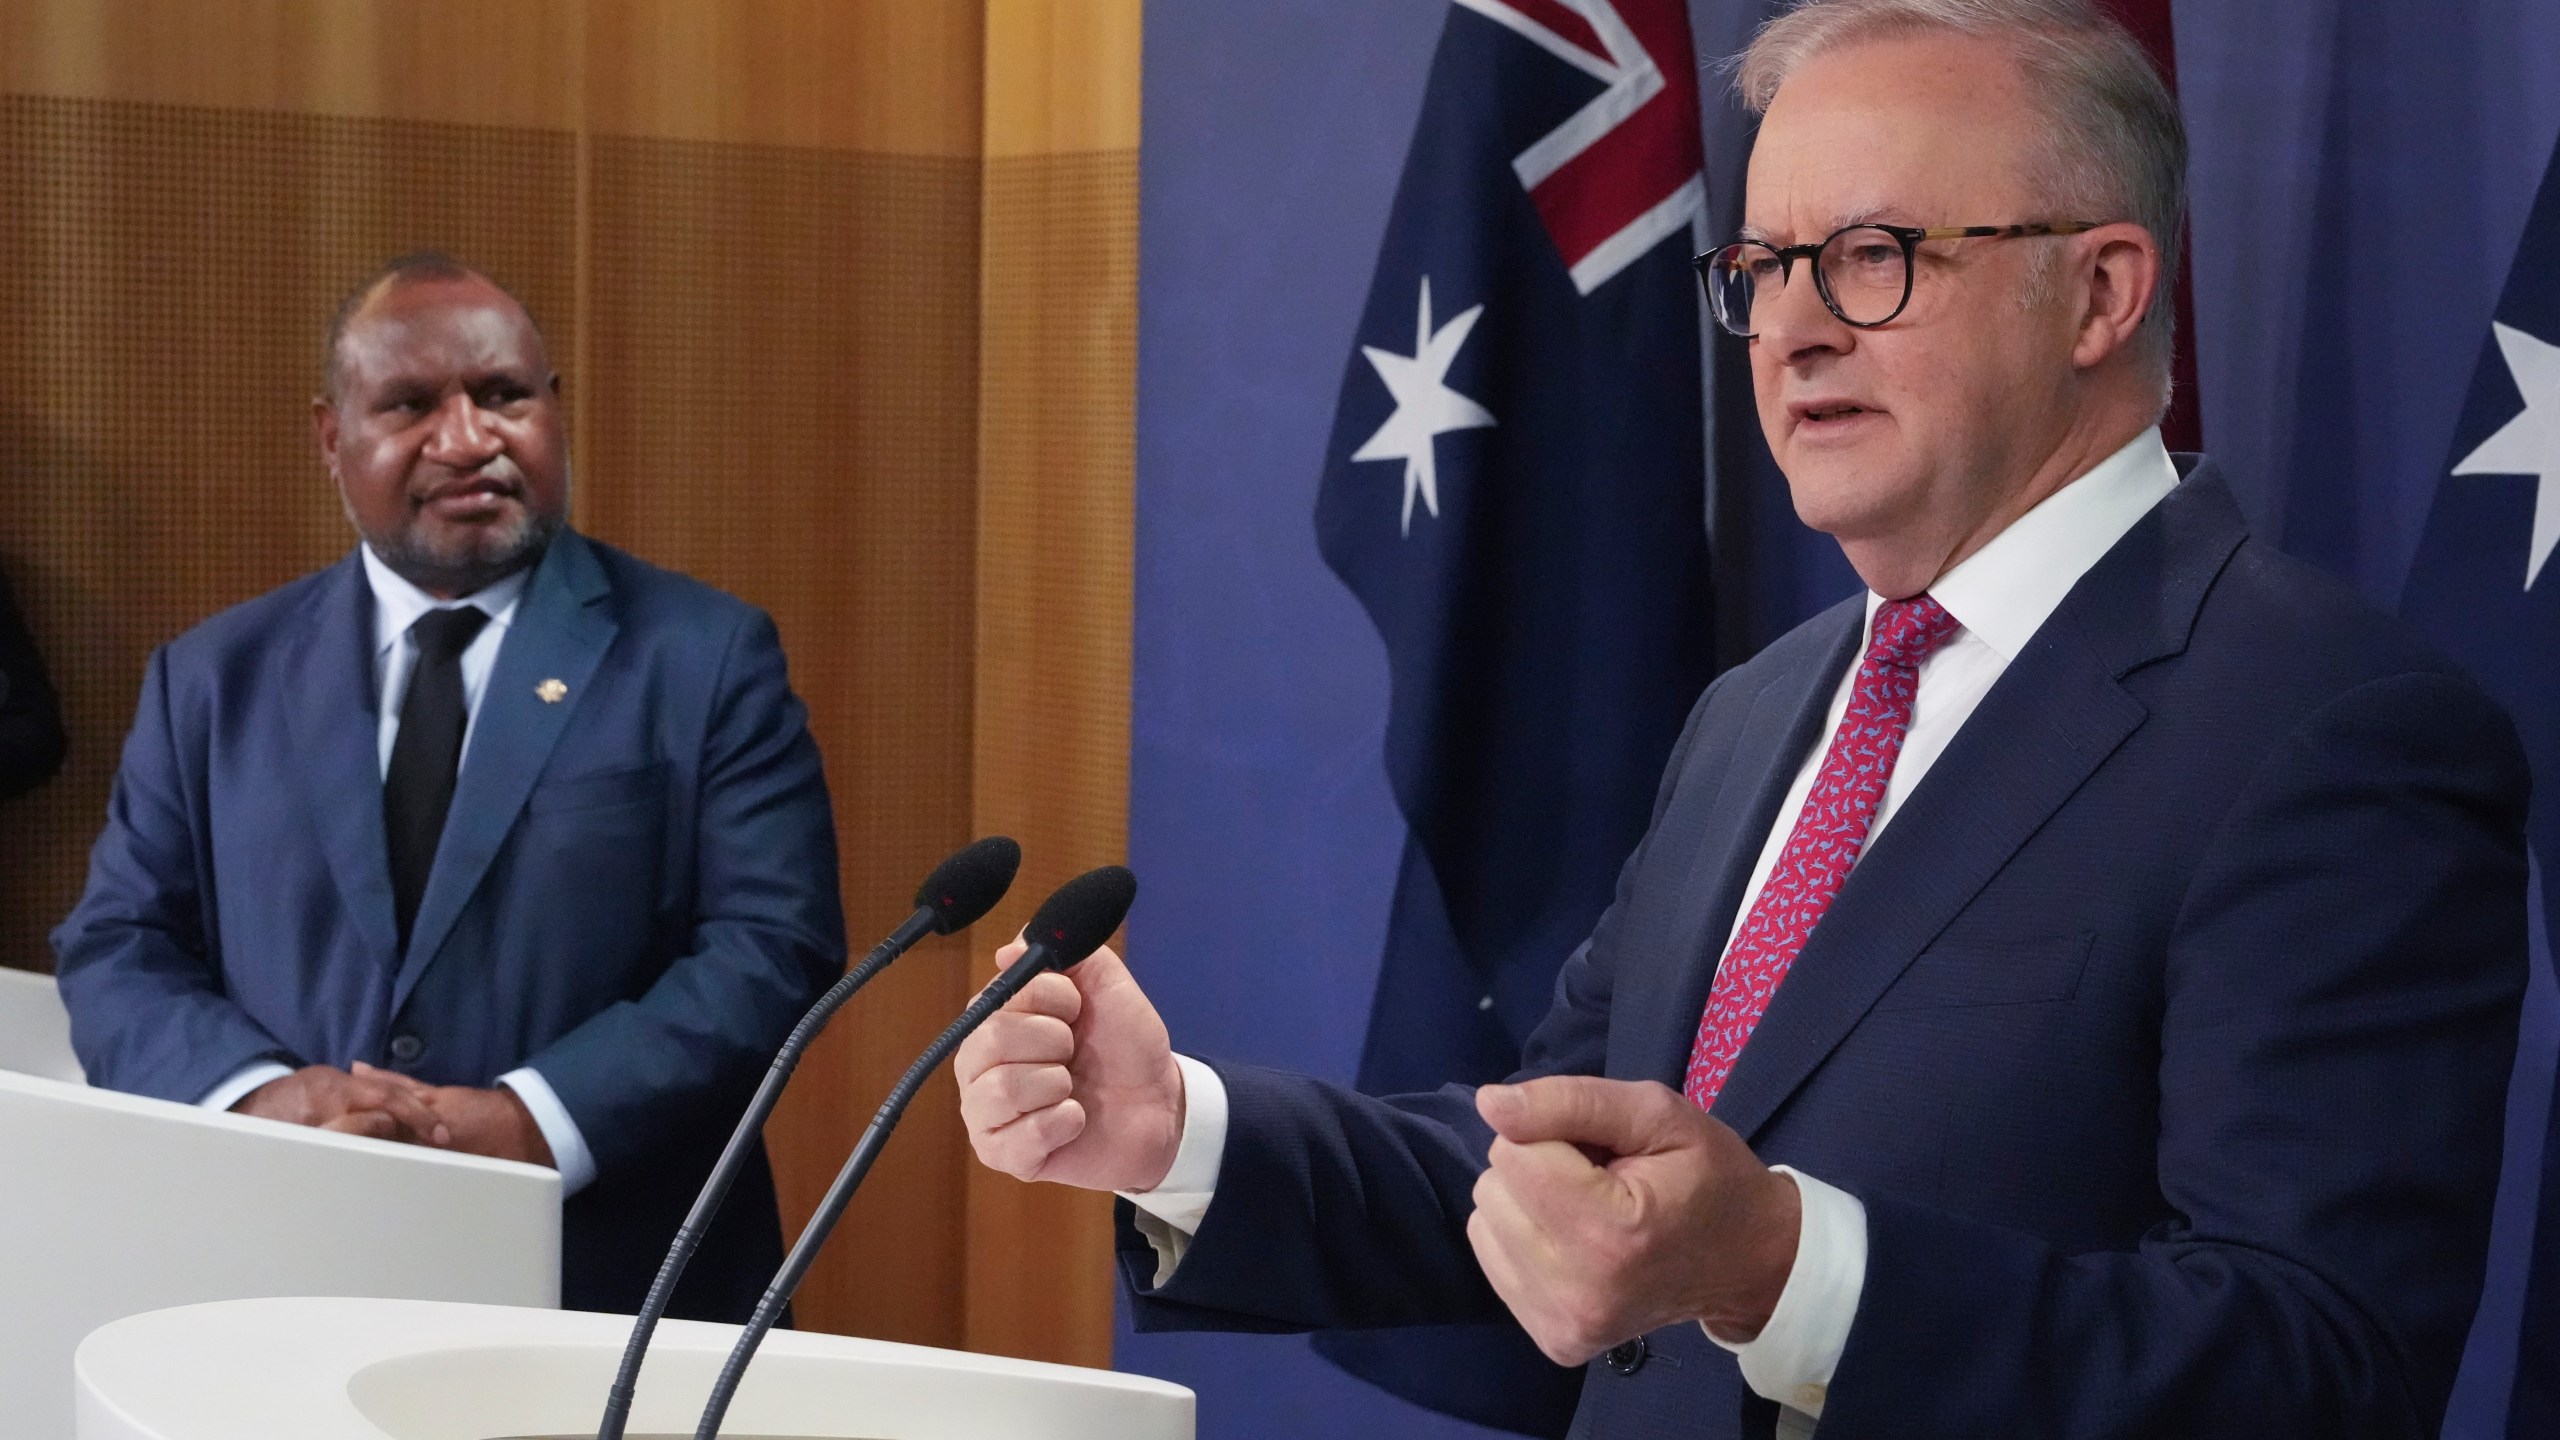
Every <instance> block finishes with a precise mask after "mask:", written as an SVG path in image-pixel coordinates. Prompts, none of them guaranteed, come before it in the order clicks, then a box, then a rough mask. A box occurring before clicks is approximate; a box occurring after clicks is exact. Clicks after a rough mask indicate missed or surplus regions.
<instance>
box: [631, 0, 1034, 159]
mask: <svg viewBox="0 0 2560 1440" xmlns="http://www.w3.org/2000/svg"><path fill="white" fill-rule="evenodd" d="M984 24H985V14H984V8H983V5H982V3H981V0H716V3H709V0H590V4H589V6H588V37H587V47H588V48H587V56H588V63H587V70H586V77H587V95H588V119H587V123H588V125H589V127H590V128H591V129H593V130H595V131H597V132H598V133H600V134H608V135H647V136H653V137H657V138H661V139H683V140H737V141H745V142H749V143H754V144H763V145H801V146H813V147H820V148H826V149H836V150H862V151H873V152H884V151H885V152H889V153H893V154H901V155H937V156H945V157H953V158H974V157H975V156H976V155H977V154H978V150H979V144H978V126H979V62H980V53H981V50H982V42H981V36H982V32H983V30H984Z"/></svg>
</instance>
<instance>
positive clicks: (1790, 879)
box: [1680, 595, 1957, 1110]
mask: <svg viewBox="0 0 2560 1440" xmlns="http://www.w3.org/2000/svg"><path fill="white" fill-rule="evenodd" d="M1956 628H1957V627H1956V617H1954V616H1953V615H1950V614H1948V613H1947V611H1946V607H1945V606H1942V605H1940V604H1939V603H1938V602H1937V601H1935V600H1932V599H1930V598H1929V597H1928V596H1926V595H1921V596H1918V597H1916V598H1914V599H1910V600H1888V601H1886V602H1885V603H1884V604H1882V605H1879V606H1877V607H1876V621H1875V638H1874V639H1872V640H1871V641H1869V642H1868V644H1867V658H1866V659H1865V660H1863V661H1861V662H1859V665H1858V679H1857V683H1856V684H1854V685H1852V686H1851V687H1850V689H1849V708H1848V710H1847V712H1846V713H1844V714H1842V715H1841V717H1840V728H1839V730H1838V731H1837V732H1835V733H1834V734H1833V735H1832V737H1831V748H1830V749H1829V750H1828V751H1826V752H1825V753H1824V754H1823V757H1822V769H1821V771H1820V773H1818V774H1816V775H1815V776H1814V780H1813V790H1812V792H1811V793H1809V794H1808V795H1806V796H1805V800H1804V809H1803V810H1802V811H1801V812H1799V813H1798V814H1797V815H1796V828H1795V830H1794V832H1793V833H1791V834H1789V835H1788V836H1787V845H1786V848H1785V849H1784V850H1781V851H1779V852H1778V863H1777V864H1776V865H1774V866H1772V867H1771V868H1770V870H1769V879H1768V882H1767V883H1766V884H1764V885H1762V886H1761V887H1760V896H1759V898H1758V899H1757V900H1755V901H1753V902H1752V905H1751V915H1750V918H1748V919H1746V920H1744V921H1743V922H1742V928H1741V929H1740V930H1738V931H1736V932H1735V933H1734V937H1733V945H1732V946H1731V948H1729V949H1727V950H1726V951H1725V955H1724V964H1723V965H1722V966H1720V967H1719V968H1718V969H1717V970H1716V979H1715V985H1714V987H1713V988H1712V989H1711V990H1709V991H1708V993H1707V1013H1706V1014H1705V1016H1704V1017H1702V1018H1701V1019H1700V1020H1699V1022H1698V1039H1697V1043H1696V1044H1694V1045H1692V1046H1691V1047H1690V1048H1689V1073H1688V1078H1687V1080H1686V1081H1685V1082H1684V1083H1683V1084H1682V1085H1681V1087H1680V1088H1681V1093H1682V1094H1685V1095H1687V1096H1688V1097H1689V1101H1690V1103H1691V1104H1694V1105H1696V1106H1697V1107H1698V1108H1699V1109H1701V1110H1706V1109H1711V1108H1713V1106H1714V1105H1715V1102H1716V1096H1717V1094H1719V1093H1720V1092H1721V1091H1722V1090H1723V1089H1724V1082H1725V1077H1726V1076H1728V1075H1731V1074H1732V1073H1733V1062H1734V1061H1735V1060H1736V1059H1737V1058H1738V1057H1740V1055H1741V1054H1742V1046H1743V1042H1745V1041H1747V1040H1749V1039H1750V1038H1751V1029H1752V1027H1753V1026H1755V1025H1757V1024H1759V1023H1760V1016H1761V1014H1762V1012H1764V1011H1766V1010H1767V1009H1768V1008H1769V997H1770V996H1772V995H1775V994H1776V993H1778V982H1779V981H1781V980H1784V979H1785V978H1787V967H1788V966H1789V965H1791V964H1793V963H1794V962H1795V958H1796V954H1797V952H1798V951H1801V950H1802V949H1804V942H1805V941H1806V940H1807V939H1808V938H1810V937H1811V936H1812V934H1813V927H1814V925H1815V924H1816V923H1817V922H1819V921H1820V920H1821V919H1822V913H1823V912H1824V911H1825V910H1828V909H1830V908H1831V897H1833V896H1835V895H1837V894H1839V893H1840V885H1841V882H1842V881H1844V880H1846V879H1848V878H1849V867H1850V866H1851V865H1853V864H1855V863H1857V859H1858V851H1859V850H1860V849H1861V848H1863V847H1864V846H1865V845H1866V843H1867V831H1868V829H1869V828H1870V827H1871V826H1873V825H1874V823H1875V818H1876V807H1877V806H1878V805H1880V804H1882V803H1883V802H1884V789H1885V781H1886V780H1887V779H1888V778H1890V777H1891V776H1892V774H1893V762H1894V760H1895V758H1896V757H1898V756H1900V755H1901V754H1902V739H1903V737H1904V736H1905V735H1907V734H1909V733H1910V730H1911V698H1912V696H1913V695H1914V694H1916V693H1917V692H1918V691H1919V688H1920V662H1921V661H1923V660H1926V659H1928V658H1929V656H1930V654H1931V653H1932V652H1933V651H1935V650H1936V649H1937V648H1938V647H1939V646H1941V645H1944V644H1945V643H1947V641H1948V640H1949V639H1950V638H1951V637H1953V636H1954V634H1955V633H1956Z"/></svg>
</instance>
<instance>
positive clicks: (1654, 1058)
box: [1619, 597, 1866, 1084]
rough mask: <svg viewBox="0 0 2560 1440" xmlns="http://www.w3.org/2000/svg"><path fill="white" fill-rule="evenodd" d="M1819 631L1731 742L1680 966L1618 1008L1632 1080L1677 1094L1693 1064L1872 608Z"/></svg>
mask: <svg viewBox="0 0 2560 1440" xmlns="http://www.w3.org/2000/svg"><path fill="white" fill-rule="evenodd" d="M1816 623H1817V624H1819V625H1821V626H1823V627H1824V628H1826V629H1828V630H1829V631H1830V632H1831V633H1830V635H1829V636H1828V638H1827V639H1822V640H1819V641H1818V645H1819V653H1820V654H1821V656H1822V658H1821V660H1820V661H1819V662H1818V663H1816V664H1813V665H1810V666H1803V667H1799V668H1797V669H1795V670H1792V671H1785V672H1781V673H1780V674H1778V675H1776V676H1774V677H1772V678H1771V679H1770V681H1769V682H1768V683H1767V684H1765V685H1763V686H1761V687H1760V693H1759V694H1758V696H1756V697H1755V698H1754V699H1753V700H1752V702H1751V708H1750V710H1749V711H1748V712H1747V713H1746V714H1745V715H1744V716H1743V720H1742V728H1741V729H1740V730H1739V731H1738V732H1736V734H1735V736H1734V739H1733V742H1732V745H1733V760H1732V763H1731V764H1730V765H1729V766H1728V767H1727V768H1726V770H1725V776H1726V778H1725V781H1724V783H1723V786H1722V787H1721V789H1720V791H1719V793H1718V794H1717V795H1716V796H1715V797H1714V799H1713V800H1712V801H1711V802H1710V804H1711V806H1712V807H1713V809H1714V811H1715V812H1716V813H1715V815H1714V816H1713V817H1712V818H1711V820H1710V823H1709V827H1708V831H1707V834H1706V836H1705V840H1704V843H1702V844H1701V845H1699V847H1698V851H1697V855H1696V858H1695V859H1693V860H1692V861H1691V862H1690V866H1689V875H1688V879H1687V881H1686V882H1685V883H1684V884H1683V885H1682V887H1681V892H1680V893H1681V897H1682V904H1683V907H1684V909H1683V913H1682V914H1681V916H1680V917H1679V920H1678V922H1677V923H1676V924H1675V926H1674V928H1673V934H1674V935H1675V936H1676V937H1677V938H1676V939H1675V940H1674V942H1673V946H1672V952H1671V953H1672V954H1673V955H1674V956H1677V957H1679V961H1678V962H1677V963H1673V964H1668V965H1657V966H1652V967H1648V969H1647V971H1646V973H1647V974H1648V975H1650V976H1652V977H1654V985H1653V987H1652V993H1648V994H1642V995H1639V996H1637V997H1635V998H1636V1003H1635V1004H1633V1005H1632V1006H1621V1007H1620V1010H1619V1013H1620V1014H1622V1015H1628V1016H1633V1017H1637V1019H1638V1023H1640V1024H1642V1025H1643V1026H1644V1030H1643V1032H1642V1036H1643V1038H1642V1039H1641V1040H1640V1041H1639V1042H1638V1043H1637V1045H1636V1047H1635V1048H1634V1049H1633V1050H1632V1051H1631V1052H1630V1054H1631V1057H1632V1060H1633V1068H1632V1069H1631V1071H1630V1073H1631V1074H1633V1075H1637V1076H1656V1077H1659V1076H1663V1075H1670V1076H1673V1077H1675V1078H1674V1080H1673V1081H1672V1083H1674V1084H1677V1083H1678V1082H1677V1079H1676V1077H1677V1076H1678V1075H1679V1073H1680V1072H1681V1070H1682V1069H1683V1068H1684V1067H1686V1066H1687V1064H1688V1061H1689V1049H1690V1045H1691V1043H1692V1041H1694V1040H1695V1038H1696V1036H1697V1032H1698V1017H1699V1016H1700V1015H1701V1014H1703V1013H1705V1010H1706V1005H1707V987H1708V985H1709V984H1710V983H1711V982H1712V981H1713V980H1714V978H1715V968H1716V959H1717V957H1718V956H1719V955H1721V954H1722V953H1723V951H1724V941H1725V936H1726V935H1727V934H1728V933H1729V932H1730V931H1731V930H1732V929H1733V916H1734V910H1735V909H1736V908H1737V907H1738V906H1739V905H1740V904H1741V903H1742V888H1743V886H1744V885H1746V884H1748V883H1749V882H1750V879H1751V867H1752V866H1753V865H1755V864H1757V863H1758V862H1759V859H1760V851H1761V848H1762V846H1763V845H1765V844H1766V843H1767V841H1768V838H1769V828H1770V826H1772V825H1774V824H1776V823H1778V807H1779V806H1780V805H1781V804H1784V803H1785V801H1786V798H1787V787H1788V786H1789V785H1791V784H1792V783H1794V780H1795V776H1796V770H1797V768H1798V767H1799V766H1801V765H1802V764H1803V763H1804V756H1805V753H1806V752H1807V751H1808V750H1810V749H1811V748H1812V747H1813V746H1815V745H1817V744H1819V743H1821V741H1822V739H1823V736H1822V724H1823V721H1824V719H1826V718H1827V717H1828V715H1829V713H1830V709H1831V695H1832V692H1833V691H1834V690H1835V689H1837V688H1838V686H1839V683H1840V674H1841V672H1842V671H1843V670H1844V669H1846V668H1847V666H1848V664H1849V659H1850V657H1851V656H1853V655H1855V654H1856V653H1857V651H1858V645H1859V642H1860V640H1861V639H1862V638H1863V637H1864V635H1865V633H1866V602H1865V600H1864V598H1863V597H1861V598H1859V599H1853V600H1849V601H1846V602H1843V603H1842V604H1840V605H1838V606H1836V607H1834V608H1833V610H1832V611H1831V612H1830V613H1829V614H1827V615H1825V616H1823V617H1822V618H1821V619H1820V620H1819V621H1818V622H1816ZM1746 787H1748V788H1746Z"/></svg>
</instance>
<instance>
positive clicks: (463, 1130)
mask: <svg viewBox="0 0 2560 1440" xmlns="http://www.w3.org/2000/svg"><path fill="white" fill-rule="evenodd" d="M231 1108H232V1109H233V1110H234V1111H236V1112H238V1113H240V1114H242V1115H256V1116H260V1117H262V1118H264V1119H268V1120H282V1121H284V1122H286V1123H287V1124H291V1125H310V1126H314V1127H316V1128H318V1129H322V1130H336V1131H340V1132H342V1133H344V1134H349V1135H369V1136H371V1137H373V1138H374V1139H376V1140H398V1141H402V1142H405V1143H407V1144H412V1145H428V1146H433V1147H435V1148H436V1149H439V1150H459V1151H462V1152H463V1153H465V1154H469V1155H487V1156H490V1157H492V1158H494V1159H499V1160H521V1161H523V1162H525V1163H527V1164H530V1165H543V1166H551V1165H553V1164H554V1161H553V1160H552V1156H551V1145H550V1143H549V1142H548V1141H546V1140H544V1139H543V1138H542V1128H541V1127H540V1126H538V1125H536V1124H534V1123H533V1113H532V1112H531V1111H529V1110H527V1109H525V1108H524V1101H522V1100H521V1099H519V1098H517V1096H516V1092H515V1091H513V1090H511V1089H509V1088H507V1087H506V1086H504V1085H493V1086H490V1087H488V1088H486V1089H479V1088H475V1087H471V1086H465V1085H429V1084H427V1083H426V1082H425V1081H423V1080H418V1079H414V1078H412V1077H410V1076H407V1075H403V1074H401V1073H399V1072H398V1071H396V1070H384V1069H381V1068H379V1067H377V1066H372V1065H367V1064H366V1063H364V1062H363V1061H361V1060H359V1061H357V1062H356V1064H355V1068H354V1069H353V1070H352V1071H349V1070H340V1069H338V1068H337V1067H336V1066H333V1065H305V1066H303V1067H302V1068H301V1069H299V1070H296V1071H294V1072H293V1073H292V1074H290V1075H280V1076H278V1077H276V1078H275V1079H273V1080H270V1081H268V1082H267V1083H266V1084H264V1085H261V1086H259V1087H258V1088H257V1089H255V1090H252V1091H250V1092H249V1093H248V1094H247V1095H245V1096H243V1097H241V1099H240V1101H239V1103H237V1104H235V1105H233V1106H232V1107H231Z"/></svg>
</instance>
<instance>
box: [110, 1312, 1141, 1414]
mask: <svg viewBox="0 0 2560 1440" xmlns="http://www.w3.org/2000/svg"><path fill="white" fill-rule="evenodd" d="M630 1329H631V1321H630V1317H628V1316H622V1315H589V1314H581V1313H577V1312H573V1311H559V1310H513V1309H506V1308H503V1307H498V1306H488V1305H437V1304H425V1303H419V1302H415V1301H393V1300H235V1301H229V1302H226V1303H223V1304H217V1305H191V1306H188V1307H186V1308H184V1309H179V1310H163V1311H160V1312H158V1313H156V1314H151V1315H136V1316H134V1317H132V1318H131V1319H126V1320H119V1321H117V1322H116V1323H114V1324H112V1325H109V1326H107V1327H106V1328H104V1329H102V1330H100V1331H98V1332H97V1333H96V1334H94V1335H91V1336H90V1337H89V1338H88V1339H87V1340H86V1341H84V1342H82V1344H81V1346H80V1358H79V1383H80V1428H79V1431H78V1436H79V1440H498V1437H520V1436H541V1437H551V1436H562V1437H570V1436H580V1435H590V1436H591V1435H593V1434H595V1428H596V1421H597V1418H598V1417H599V1415H600V1414H601V1413H602V1412H603V1409H604V1395H605V1387H606V1385H607V1384H608V1383H609V1382H610V1381H611V1380H612V1378H613V1371H614V1364H615V1362H616V1361H617V1360H619V1359H620V1358H621V1355H622V1343H623V1340H624V1339H625V1338H626V1337H627V1336H628V1335H629V1334H630ZM737 1333H738V1332H737V1329H736V1327H734V1326H729V1325H703V1324H697V1323H693V1322H689V1321H683V1320H670V1321H668V1322H666V1323H665V1324H664V1325H662V1326H660V1327H659V1329H658V1336H657V1343H656V1344H655V1345H654V1346H652V1347H651V1349H650V1351H649V1363H648V1365H647V1367H646V1368H645V1369H643V1370H642V1371H641V1374H640V1388H639V1396H638V1399H637V1400H636V1402H635V1403H634V1404H633V1406H632V1412H631V1428H630V1431H629V1435H630V1437H631V1440H642V1437H653V1440H654V1437H660V1436H671V1435H681V1436H690V1435H692V1434H693V1423H694V1417H695V1415H696V1414H697V1413H698V1412H699V1411H700V1410H701V1408H702V1400H703V1397H704V1396H705V1395H706V1394H708V1393H709V1391H710V1389H711V1381H712V1377H713V1376H714V1375H716V1374H717V1373H718V1372H719V1369H720V1361H721V1359H722V1357H723V1356H725V1355H726V1354H727V1353H728V1350H729V1342H730V1341H731V1340H732V1339H733V1338H735V1337H736V1335H737ZM1191 1429H1192V1395H1191V1392H1190V1391H1188V1390H1185V1389H1183V1388H1182V1387H1181V1386H1179V1385H1170V1384H1167V1383H1165V1382H1164V1381H1162V1380H1150V1379H1146V1378H1144V1377H1141V1376H1136V1375H1117V1374H1113V1373H1111V1372H1109V1371H1104V1370H1080V1369H1076V1368H1074V1367H1071V1366H1066V1365H1043V1364H1039V1363H1036V1362H1034V1361H1029V1360H1004V1359H997V1358H994V1357H992V1356H986V1355H966V1354H962V1353H960V1352H958V1351H953V1350H932V1349H926V1348H924V1347H922V1346H916V1345H893V1344H890V1343H888V1342H886V1341H881V1340H854V1339H848V1338H846V1337H843V1336H840V1335H810V1334H802V1333H798V1332H793V1331H777V1332H775V1333H774V1334H773V1336H772V1337H771V1338H770V1339H769V1340H768V1341H767V1342H766V1344H765V1347H764V1349H763V1351H762V1352H761V1353H759V1354H758V1355H757V1357H756V1362H755V1367H754V1368H753V1369H751V1370H749V1371H748V1372H747V1378H746V1383H745V1384H743V1385H741V1386H740V1387H739V1389H738V1398H737V1403H736V1405H734V1406H733V1407H732V1408H731V1409H730V1411H729V1421H728V1424H727V1425H726V1426H725V1427H724V1428H723V1429H722V1431H721V1433H722V1434H723V1435H725V1436H730V1437H734V1440H749V1437H756V1440H764V1437H782V1436H793V1437H825V1440H856V1437H859V1440H946V1437H947V1440H1191Z"/></svg>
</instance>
